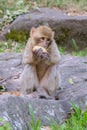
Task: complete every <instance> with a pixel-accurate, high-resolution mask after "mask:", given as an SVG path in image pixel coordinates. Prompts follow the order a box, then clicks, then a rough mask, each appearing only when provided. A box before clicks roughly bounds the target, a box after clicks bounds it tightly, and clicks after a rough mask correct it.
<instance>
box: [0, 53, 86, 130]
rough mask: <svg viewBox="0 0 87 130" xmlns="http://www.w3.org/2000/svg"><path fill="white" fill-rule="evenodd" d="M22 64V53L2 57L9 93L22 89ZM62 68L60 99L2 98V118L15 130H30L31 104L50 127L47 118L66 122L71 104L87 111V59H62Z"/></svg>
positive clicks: (0, 70)
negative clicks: (18, 80)
mask: <svg viewBox="0 0 87 130" xmlns="http://www.w3.org/2000/svg"><path fill="white" fill-rule="evenodd" d="M21 61H22V54H21V53H18V54H15V53H6V54H4V53H3V54H0V77H1V80H0V83H1V84H2V85H5V87H6V88H7V91H17V90H18V89H19V86H18V84H17V79H18V78H19V76H20V74H21V72H22V70H23V66H22V64H21V63H22V62H21ZM59 67H60V73H61V77H62V83H61V88H62V89H61V90H59V91H57V93H56V96H58V97H59V100H45V99H28V97H27V96H25V97H23V96H21V95H20V96H15V95H11V94H10V93H6V94H3V95H0V118H4V119H5V120H6V121H8V122H10V124H11V126H12V129H13V130H17V129H18V130H24V129H27V130H29V129H30V128H29V122H30V120H31V116H30V113H29V104H30V105H31V106H32V108H33V110H34V113H35V119H38V118H40V119H41V121H42V124H43V125H49V121H48V120H47V118H46V117H48V118H50V119H54V120H55V121H56V122H57V123H61V122H63V121H64V119H65V118H66V117H67V115H68V112H70V110H71V105H70V102H71V101H74V102H75V103H76V104H77V105H79V106H80V107H81V108H82V109H85V107H86V105H87V57H77V56H71V55H65V56H62V60H61V63H60V66H59ZM13 68H14V69H13ZM2 81H3V82H2Z"/></svg>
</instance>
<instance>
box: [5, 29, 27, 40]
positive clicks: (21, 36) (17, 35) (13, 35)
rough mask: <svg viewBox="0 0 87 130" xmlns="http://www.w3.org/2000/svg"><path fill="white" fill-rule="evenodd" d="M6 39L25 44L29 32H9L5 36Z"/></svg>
mask: <svg viewBox="0 0 87 130" xmlns="http://www.w3.org/2000/svg"><path fill="white" fill-rule="evenodd" d="M5 37H6V39H7V40H9V39H12V40H14V41H17V42H25V41H26V40H27V39H28V37H29V32H28V31H26V30H13V29H12V30H11V31H10V33H7V34H6V35H5Z"/></svg>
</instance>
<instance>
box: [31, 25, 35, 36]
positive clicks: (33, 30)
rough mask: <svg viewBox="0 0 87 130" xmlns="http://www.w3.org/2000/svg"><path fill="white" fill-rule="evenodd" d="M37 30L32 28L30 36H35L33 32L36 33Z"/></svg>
mask: <svg viewBox="0 0 87 130" xmlns="http://www.w3.org/2000/svg"><path fill="white" fill-rule="evenodd" d="M35 31H36V28H34V27H33V28H31V31H30V36H31V37H32V36H33V34H34V32H35Z"/></svg>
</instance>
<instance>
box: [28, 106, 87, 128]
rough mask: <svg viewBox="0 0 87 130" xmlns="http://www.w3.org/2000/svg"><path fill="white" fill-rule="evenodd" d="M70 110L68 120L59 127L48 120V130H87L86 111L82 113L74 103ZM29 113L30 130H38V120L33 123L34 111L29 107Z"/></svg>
mask: <svg viewBox="0 0 87 130" xmlns="http://www.w3.org/2000/svg"><path fill="white" fill-rule="evenodd" d="M72 108H73V109H72V110H73V111H72V114H71V116H70V118H68V119H66V121H65V122H64V123H62V124H60V125H58V124H57V123H56V122H55V121H54V120H51V119H50V120H49V121H50V126H49V128H50V130H87V109H86V110H85V111H84V112H83V111H82V110H81V108H80V107H79V106H76V105H75V104H74V103H72ZM29 111H30V115H31V122H30V128H31V130H40V128H41V121H40V119H37V120H36V122H35V116H34V111H33V108H32V107H31V106H30V107H29ZM38 122H39V123H38ZM31 124H32V125H31Z"/></svg>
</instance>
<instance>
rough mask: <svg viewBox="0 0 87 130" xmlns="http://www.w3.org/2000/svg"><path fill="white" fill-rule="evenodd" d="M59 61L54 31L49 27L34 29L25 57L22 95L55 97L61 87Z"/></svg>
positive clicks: (21, 78)
mask: <svg viewBox="0 0 87 130" xmlns="http://www.w3.org/2000/svg"><path fill="white" fill-rule="evenodd" d="M59 61H60V53H59V50H58V47H57V45H56V43H55V40H54V32H53V31H52V29H51V28H50V27H48V26H40V27H37V28H32V29H31V31H30V38H29V40H28V42H27V45H26V48H25V51H24V55H23V64H24V70H23V73H22V75H21V77H20V80H21V90H20V91H21V93H22V94H24V95H28V94H30V95H31V94H32V93H33V94H35V95H37V94H38V95H39V96H42V97H46V96H54V94H55V91H56V89H58V88H59V86H60V74H59V70H58V65H59ZM36 97H37V96H36Z"/></svg>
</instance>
